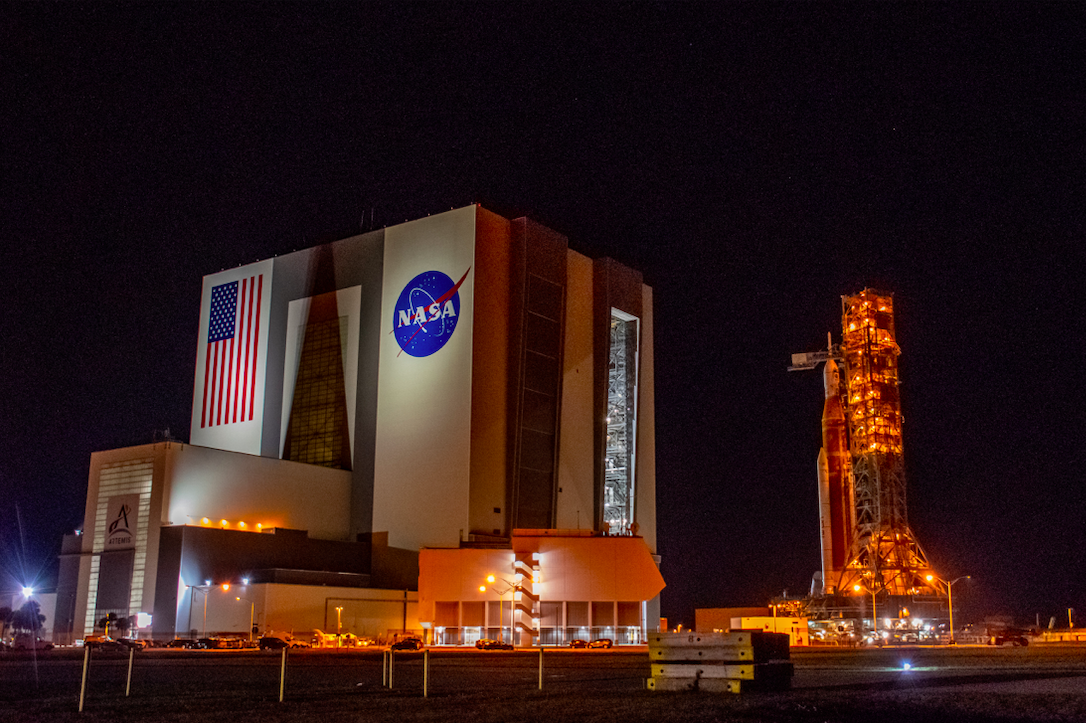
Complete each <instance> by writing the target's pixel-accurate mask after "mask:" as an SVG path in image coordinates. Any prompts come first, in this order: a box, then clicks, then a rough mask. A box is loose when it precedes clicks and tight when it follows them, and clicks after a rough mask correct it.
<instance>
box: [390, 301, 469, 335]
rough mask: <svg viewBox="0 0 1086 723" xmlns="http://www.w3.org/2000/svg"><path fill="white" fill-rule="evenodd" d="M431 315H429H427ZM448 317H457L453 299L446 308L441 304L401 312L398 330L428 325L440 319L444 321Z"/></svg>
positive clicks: (446, 303) (447, 303) (446, 304)
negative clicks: (413, 325)
mask: <svg viewBox="0 0 1086 723" xmlns="http://www.w3.org/2000/svg"><path fill="white" fill-rule="evenodd" d="M427 314H429V315H427ZM447 316H456V310H455V309H453V303H452V299H450V300H448V301H446V302H445V306H444V307H442V306H441V304H430V306H428V307H427V306H420V307H418V308H417V309H415V310H414V312H412V311H411V309H400V310H399V323H398V324H397V325H396V328H401V327H404V326H411V325H412V324H419V325H423V324H428V323H430V322H431V321H437V320H438V319H444V318H445V317H447Z"/></svg>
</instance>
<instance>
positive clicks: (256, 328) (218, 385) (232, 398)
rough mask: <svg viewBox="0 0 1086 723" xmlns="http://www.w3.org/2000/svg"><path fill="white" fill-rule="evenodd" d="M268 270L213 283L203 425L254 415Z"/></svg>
mask: <svg viewBox="0 0 1086 723" xmlns="http://www.w3.org/2000/svg"><path fill="white" fill-rule="evenodd" d="M263 289H264V275H263V274H259V275H257V276H250V277H248V278H244V279H239V280H238V281H231V282H230V283H228V284H221V285H219V286H215V287H213V288H212V289H211V311H210V315H209V318H208V325H207V349H206V351H205V354H206V361H205V363H204V379H203V385H204V389H203V404H202V410H201V412H200V426H201V427H216V426H219V425H224V424H236V423H238V422H247V421H250V420H251V419H252V418H253V408H254V397H255V395H256V369H257V350H258V349H259V348H260V344H259V341H260V298H261V296H262V293H261V292H262V291H263Z"/></svg>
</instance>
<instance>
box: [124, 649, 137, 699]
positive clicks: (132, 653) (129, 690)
mask: <svg viewBox="0 0 1086 723" xmlns="http://www.w3.org/2000/svg"><path fill="white" fill-rule="evenodd" d="M135 659H136V649H135V648H129V649H128V685H126V686H125V687H124V697H125V698H127V697H128V696H129V695H130V694H131V693H132V661H133V660H135Z"/></svg>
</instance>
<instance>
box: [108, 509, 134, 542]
mask: <svg viewBox="0 0 1086 723" xmlns="http://www.w3.org/2000/svg"><path fill="white" fill-rule="evenodd" d="M131 511H132V508H131V507H129V506H128V505H121V509H120V511H119V512H118V513H117V519H115V520H113V522H110V523H109V535H108V536H109V542H110V544H120V543H127V542H131V541H132V528H131V527H130V526H129V524H128V514H129V513H130V512H131Z"/></svg>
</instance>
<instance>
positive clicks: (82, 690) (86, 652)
mask: <svg viewBox="0 0 1086 723" xmlns="http://www.w3.org/2000/svg"><path fill="white" fill-rule="evenodd" d="M88 668H90V646H88V645H86V644H85V643H84V646H83V680H82V681H81V682H80V683H79V712H80V713H82V712H83V699H84V697H85V694H86V692H87V669H88Z"/></svg>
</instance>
